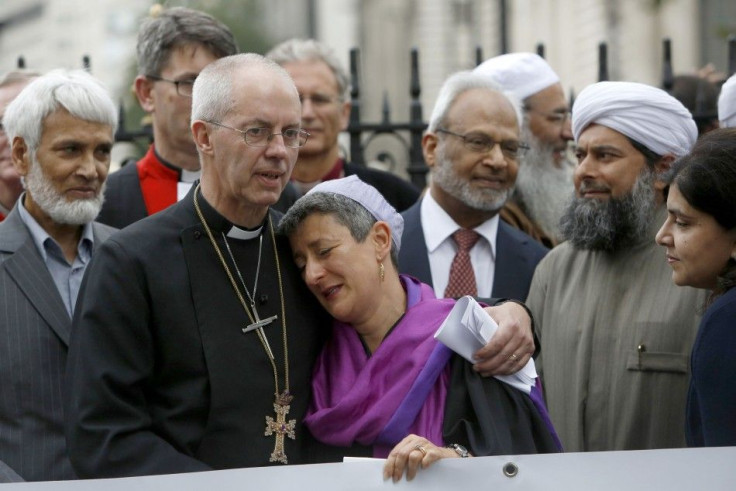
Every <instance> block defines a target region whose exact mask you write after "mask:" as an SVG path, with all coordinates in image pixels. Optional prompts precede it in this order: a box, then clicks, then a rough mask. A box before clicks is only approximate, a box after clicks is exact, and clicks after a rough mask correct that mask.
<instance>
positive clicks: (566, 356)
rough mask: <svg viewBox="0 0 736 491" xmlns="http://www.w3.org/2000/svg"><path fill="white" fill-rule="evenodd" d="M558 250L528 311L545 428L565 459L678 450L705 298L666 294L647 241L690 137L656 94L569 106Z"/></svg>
mask: <svg viewBox="0 0 736 491" xmlns="http://www.w3.org/2000/svg"><path fill="white" fill-rule="evenodd" d="M572 126H573V132H574V135H575V142H576V157H577V160H578V166H577V167H576V169H575V175H574V183H575V194H574V196H573V198H572V200H571V201H570V203H569V205H568V207H567V210H566V212H565V215H564V217H563V219H562V221H561V230H562V232H563V235H564V236H565V238H566V239H568V240H567V242H564V243H562V244H560V245H559V246H557V247H556V248H555V249H553V250H552V251H551V252H550V253H549V254H548V255H547V256H546V257H545V258H544V259H543V260H542V261H541V262H540V264H539V266H538V267H537V270H536V272H535V274H534V279H533V280H532V286H531V289H530V291H529V298H528V299H527V303H528V306H529V308H530V309H531V310H532V312H533V314H534V318H535V321H536V325H537V328H538V333H537V334H538V335H539V337H540V341H541V347H542V355H541V357H540V359H538V360H537V364H538V367H540V371H541V373H542V377H543V380H544V383H545V393H546V396H547V404H548V407H549V412H550V415H551V417H552V421H553V423H554V425H555V427H556V428H557V430H558V432H559V435H560V438H561V439H562V443H563V445H564V447H565V450H567V451H573V452H579V451H589V450H593V451H600V450H634V449H652V448H671V447H682V446H684V445H685V434H684V428H685V426H684V421H685V396H686V393H687V388H688V356H689V353H690V348H691V345H692V342H693V339H694V335H695V332H696V330H697V327H698V320H699V319H698V317H699V316H698V309H699V307H700V306H701V305H702V304H703V300H704V298H705V296H704V294H703V293H702V292H699V291H698V290H695V289H692V288H681V287H676V286H675V285H674V284H673V283H672V281H671V279H670V277H671V269H670V268H669V266H668V265H667V263H666V261H665V258H664V257H663V254H662V251H661V248H660V247H658V246H657V245H656V244H655V242H654V236H655V234H656V232H657V229H658V228H659V226H660V225H661V224H662V223H663V221H664V219H665V217H666V214H667V212H666V209H665V206H664V186H665V185H664V182H663V180H662V177H663V173H664V172H666V171H667V170H668V169H669V167H670V164H671V163H672V162H673V161H674V160H675V159H676V158H678V157H682V156H683V155H685V154H686V153H688V152H689V151H690V148H691V147H692V145H693V144H694V143H695V140H696V138H697V129H696V126H695V122H694V121H693V119H692V117H691V116H690V113H689V112H688V110H687V109H686V108H685V107H684V106H683V105H682V104H681V103H680V102H679V101H677V100H676V99H675V98H674V97H672V96H670V95H668V94H667V93H666V92H664V91H662V90H660V89H657V88H654V87H650V86H647V85H643V84H637V83H630V82H600V83H597V84H594V85H591V86H589V87H587V88H586V89H585V90H583V91H582V92H581V93H580V95H579V96H578V98H577V99H576V101H575V104H574V106H573V111H572Z"/></svg>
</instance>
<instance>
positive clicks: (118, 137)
mask: <svg viewBox="0 0 736 491" xmlns="http://www.w3.org/2000/svg"><path fill="white" fill-rule="evenodd" d="M537 53H538V54H539V55H540V56H542V57H544V45H543V44H539V45H537ZM359 57H360V52H359V50H358V49H357V48H353V49H351V50H350V80H351V88H350V102H351V104H352V111H351V113H350V122H349V125H348V128H347V132H348V134H349V135H350V160H351V161H352V162H353V163H356V164H360V165H366V159H365V155H366V147H367V146H368V145H370V144H371V143H372V142H373V141H374V139H375V138H376V137H377V136H380V135H390V136H391V137H393V138H395V139H397V140H398V141H400V142H401V144H402V147H403V148H404V149H405V151H406V153H407V155H408V165H407V172H408V174H409V176H410V179H411V182H412V183H413V184H414V185H415V186H417V187H418V188H419V189H423V188H424V187H425V185H426V174H427V166H426V164H425V163H424V158H423V156H422V134H423V132H424V130H425V129H426V128H427V123H426V122H425V121H424V116H423V111H422V103H421V101H420V95H421V84H420V81H419V51H418V50H417V49H416V48H413V49H412V50H411V66H410V70H411V75H410V84H409V96H410V102H409V121H407V122H396V121H392V120H391V108H390V105H389V102H388V97H386V96H384V100H383V104H382V110H381V113H382V117H381V121H380V122H378V123H371V122H365V121H362V120H361V112H362V106H361V100H360V96H361V92H360V90H361V84H360V73H359V71H358V67H359V65H360V62H359ZM475 59H476V64H480V63H481V62H482V61H483V60H484V58H483V52H482V50H481V48H480V47H478V48H476V50H475ZM662 61H663V63H662V88H664V89H665V90H667V91H671V90H672V87H673V83H674V80H675V76H674V70H673V66H672V43H671V41H670V40H669V39H665V40H664V41H663V43H662ZM82 65H83V66H84V68H86V69H89V67H90V59H89V57H88V56H85V57H84V58H83V60H82ZM608 65H609V62H608V47H607V45H606V43H600V44H599V45H598V80H599V81H605V80H609V71H608ZM18 68H25V60H24V59H23V58H22V57H19V58H18ZM734 73H736V36H731V37H729V39H728V74H729V75H731V74H734ZM573 100H574V94H573V93H571V94H570V103H571V105H572V102H573ZM702 100H703V98H701V97H698V96H696V98H695V101H696V103H695V108H694V109H693V117H694V118H695V119H696V121H697V120H698V119H706V118H716V117H717V114H713V109H712V108H705V107H701V106H699V104H700V103H702ZM118 117H119V125H118V130H117V132H116V134H115V141H117V142H135V141H142V140H143V141H146V142H150V141H152V138H153V132H152V130H151V127H150V125H144V126H143V127H141V128H138V129H129V128H128V121H126V117H125V110H124V108H123V105H122V104H121V105H120V112H119V116H118ZM379 155H380V154H379ZM389 158H390V159H391V160H393V161H394V162H395V161H396V159H395V158H391V157H390V156H389Z"/></svg>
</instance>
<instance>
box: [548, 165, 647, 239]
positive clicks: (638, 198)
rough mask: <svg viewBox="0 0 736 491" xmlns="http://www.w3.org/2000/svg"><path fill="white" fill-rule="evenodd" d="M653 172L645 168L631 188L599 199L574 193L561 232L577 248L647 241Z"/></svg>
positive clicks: (561, 223) (563, 219)
mask: <svg viewBox="0 0 736 491" xmlns="http://www.w3.org/2000/svg"><path fill="white" fill-rule="evenodd" d="M654 178H655V174H654V172H653V171H652V170H650V169H649V168H645V169H644V171H642V173H641V174H640V175H639V177H638V178H637V180H636V183H635V184H634V188H633V189H632V191H631V192H630V193H629V194H627V195H625V196H622V197H620V198H609V199H608V200H606V201H600V200H597V199H590V198H578V197H577V196H573V198H572V200H571V201H570V202H569V203H568V205H567V209H566V210H565V213H564V215H563V216H562V219H561V220H560V232H561V233H562V236H563V237H564V238H565V239H567V240H569V241H570V242H571V243H572V245H573V246H574V247H576V248H578V249H589V250H593V251H607V252H615V251H620V250H623V249H628V248H630V247H632V246H634V245H636V244H639V243H641V242H642V241H644V240H646V239H647V238H648V237H647V236H648V234H649V227H650V224H651V220H652V218H653V216H654V209H655V191H654Z"/></svg>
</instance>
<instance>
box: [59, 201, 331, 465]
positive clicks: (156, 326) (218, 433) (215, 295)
mask: <svg viewBox="0 0 736 491" xmlns="http://www.w3.org/2000/svg"><path fill="white" fill-rule="evenodd" d="M194 189H195V188H193V190H192V191H191V192H190V193H189V195H188V196H187V197H186V198H185V199H183V200H182V201H180V202H179V203H177V204H175V205H173V206H171V207H169V208H167V209H166V210H164V211H162V212H159V213H157V214H155V215H153V216H151V217H148V218H146V219H144V220H142V221H140V222H137V223H135V224H133V225H131V226H130V227H128V228H126V229H125V230H123V231H121V232H119V233H117V234H116V235H114V236H113V237H111V238H110V239H109V240H108V241H107V242H106V243H105V244H103V245H102V246H101V247H100V248H99V250H98V251H97V252H96V255H95V258H94V259H93V261H92V264H91V265H90V267H89V268H88V270H87V276H86V278H85V281H84V285H83V289H82V293H81V294H80V296H79V303H78V304H77V307H76V311H75V319H74V327H73V332H72V337H71V342H70V348H69V364H68V391H69V394H68V399H67V402H68V404H67V412H66V418H67V439H68V444H69V452H70V456H71V460H72V463H73V465H74V467H75V469H76V471H77V472H78V474H79V475H80V476H81V477H111V476H132V475H144V474H161V473H177V472H187V471H201V470H209V469H223V468H234V467H248V466H265V465H271V463H270V462H269V457H270V455H271V452H272V451H273V448H274V442H275V439H274V436H265V435H264V431H265V427H266V416H271V417H274V418H275V414H274V409H273V401H274V380H273V371H272V368H271V364H270V363H269V360H268V358H267V356H266V354H265V352H264V348H263V347H262V345H261V343H260V342H259V340H258V338H257V335H256V333H255V332H249V333H247V334H243V332H242V331H241V329H242V328H243V327H245V326H246V325H247V324H249V323H250V321H249V320H248V317H247V316H246V313H245V311H244V310H243V308H242V306H241V304H240V302H239V301H238V299H237V297H236V296H235V293H234V291H233V288H232V286H231V284H230V282H229V280H228V279H227V277H226V274H225V272H224V269H223V267H222V264H221V263H220V261H219V259H218V258H217V255H216V253H215V251H214V249H213V247H212V244H211V242H210V240H209V238H208V236H207V234H206V233H205V231H204V227H203V226H202V225H201V222H200V220H199V218H198V217H197V214H196V212H195V208H194V205H193V199H192V197H193V193H194ZM198 201H199V204H200V207H201V209H202V212H203V213H204V215H205V217H206V219H207V222H208V224H209V226H210V228H211V229H212V231H213V233H214V235H215V237H217V238H218V244H219V246H220V248H221V250H222V252H223V254H224V255H225V257H226V258H227V250H226V249H225V248H224V245H223V238H222V232H225V233H227V232H228V231H229V229H230V227H231V224H230V223H229V222H228V221H227V220H226V219H225V218H224V217H222V216H221V215H220V214H219V213H217V212H216V211H215V210H214V209H213V208H212V207H210V206H209V205H208V204H207V202H206V201H205V200H204V198H203V197H202V196H201V194H200V195H199V196H198ZM279 217H280V215H279V214H278V212H273V211H271V212H270V218H271V220H272V221H273V223H274V226H275V225H276V224H277V222H278V219H279ZM264 233H265V234H266V235H265V236H264V239H263V254H262V264H261V271H260V278H259V281H258V291H257V294H256V299H257V305H256V308H257V310H258V313H259V314H260V316H261V318H266V317H268V316H272V315H278V316H279V318H278V321H277V322H274V323H272V324H271V325H269V326H267V327H265V328H264V329H265V332H266V334H267V336H268V340H269V343H270V345H271V348H272V349H273V352H274V355H275V358H276V363H277V366H278V369H279V379H280V380H279V383H280V388H281V390H283V387H284V380H283V377H284V346H283V342H282V331H281V320H282V314H281V302H280V294H279V286H278V279H277V272H276V264H275V259H274V251H273V246H272V241H271V236H270V233H269V229H268V227H265V232H264ZM229 242H230V244H231V248H232V252H233V254H234V255H235V257H236V259H237V263H238V267H239V268H240V270H241V272H242V275H243V279H244V280H245V281H246V282H247V284H248V288H249V289H250V290H251V291H252V287H253V283H252V282H253V279H254V278H255V270H256V264H257V262H258V240H249V241H237V240H233V239H229ZM276 243H277V249H278V257H279V261H280V266H281V279H282V283H283V294H284V296H285V298H284V301H285V306H286V327H287V332H288V356H289V363H290V370H289V376H290V390H291V393H292V394H293V396H294V399H293V401H292V403H291V411H290V413H289V415H288V416H287V419H288V420H291V419H296V420H297V425H296V440H291V439H288V438H287V439H286V447H285V448H286V454H287V456H288V459H289V463H290V464H292V463H294V464H299V463H308V462H319V461H321V460H322V457H321V456H322V454H321V449H322V446H321V444H319V443H317V442H316V441H314V440H313V439H312V438H311V437H310V436H309V434H308V432H307V431H306V429H305V428H304V427H303V426H302V424H301V421H302V417H303V415H304V413H305V411H306V409H307V405H308V403H309V398H310V379H311V371H312V364H313V362H314V360H315V358H316V355H317V353H318V352H319V350H320V348H321V347H322V344H323V342H324V338H325V337H326V336H327V334H328V332H329V327H330V321H329V319H328V317H327V314H326V313H324V311H323V310H322V309H321V308H320V307H319V305H318V304H317V302H316V300H315V299H314V298H313V296H312V295H311V293H309V291H308V290H307V289H306V286H305V285H304V283H303V281H302V280H301V278H300V275H299V273H298V271H297V270H296V268H295V266H294V263H293V259H292V257H291V250H290V248H289V244H288V241H287V239H286V238H285V237H280V236H277V237H276ZM233 274H235V272H233ZM264 295H265V296H267V299H266V298H265V297H264ZM262 300H265V302H262Z"/></svg>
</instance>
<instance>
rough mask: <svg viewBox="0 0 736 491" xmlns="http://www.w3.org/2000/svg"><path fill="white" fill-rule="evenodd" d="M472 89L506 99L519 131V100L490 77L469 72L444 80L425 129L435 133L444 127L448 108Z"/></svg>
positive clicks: (458, 73)
mask: <svg viewBox="0 0 736 491" xmlns="http://www.w3.org/2000/svg"><path fill="white" fill-rule="evenodd" d="M472 89H487V90H490V91H493V92H498V93H499V94H501V95H502V96H504V97H505V98H506V100H508V101H509V103H510V104H511V107H513V108H514V114H516V121H517V124H518V125H519V129H521V125H522V123H523V119H522V115H521V102H520V101H519V99H518V98H517V97H516V96H515V95H514V94H512V93H511V92H509V91H505V90H503V88H502V87H501V86H500V85H499V84H498V83H496V82H494V81H493V80H491V79H490V77H487V76H483V75H479V74H478V73H474V72H473V71H471V70H467V71H461V72H456V73H454V74H452V75H450V77H449V78H448V79H447V80H445V83H444V84H442V88H441V89H440V93H439V95H438V96H437V102H435V104H434V109H433V110H432V116H431V117H430V118H429V127H428V128H427V130H428V131H430V132H435V131H437V129H438V128H441V127H442V126H444V125H445V124H446V123H447V121H446V118H447V113H448V112H450V108H451V107H452V105H453V104H454V103H455V101H456V100H457V98H458V97H459V96H460V95H461V94H463V93H465V92H467V91H469V90H472Z"/></svg>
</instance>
